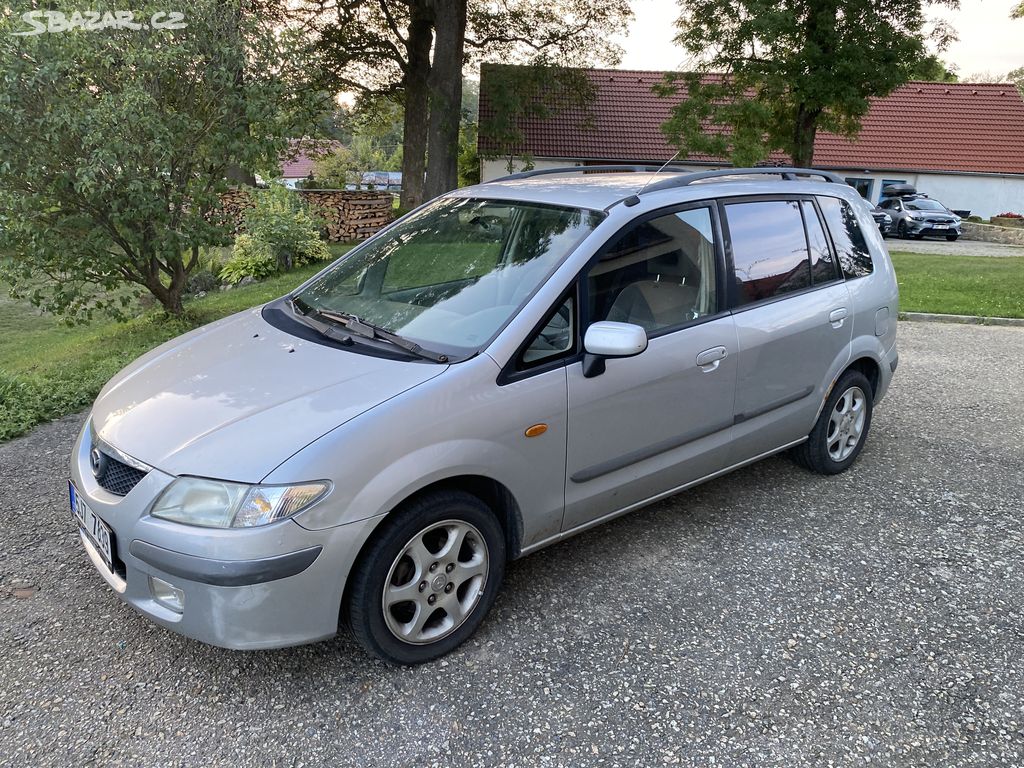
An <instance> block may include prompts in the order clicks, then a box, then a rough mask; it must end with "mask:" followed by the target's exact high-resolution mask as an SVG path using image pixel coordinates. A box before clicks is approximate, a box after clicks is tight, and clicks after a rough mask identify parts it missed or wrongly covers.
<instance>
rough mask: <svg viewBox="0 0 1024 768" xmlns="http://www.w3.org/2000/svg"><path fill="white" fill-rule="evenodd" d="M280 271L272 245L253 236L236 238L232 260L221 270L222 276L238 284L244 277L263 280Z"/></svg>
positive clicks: (227, 280)
mask: <svg viewBox="0 0 1024 768" xmlns="http://www.w3.org/2000/svg"><path fill="white" fill-rule="evenodd" d="M278 271H280V265H279V263H278V260H277V258H276V257H275V256H274V253H273V251H272V250H271V248H270V244H269V243H267V242H265V241H263V240H259V239H257V238H255V237H253V236H251V235H239V236H238V237H236V238H235V247H234V250H233V252H232V255H231V258H230V259H228V260H227V262H226V263H225V264H224V266H223V267H221V270H220V276H221V278H222V279H223V280H225V281H226V282H229V283H232V284H234V283H237V282H239V281H240V280H241V279H242V278H244V277H251V278H254V279H256V280H262V279H264V278H266V277H270V276H271V275H273V274H276V273H277V272H278Z"/></svg>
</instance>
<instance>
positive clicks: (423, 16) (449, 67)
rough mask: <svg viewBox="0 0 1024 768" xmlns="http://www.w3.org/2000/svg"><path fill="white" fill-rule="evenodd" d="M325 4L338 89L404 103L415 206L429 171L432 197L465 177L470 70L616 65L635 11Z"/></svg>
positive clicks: (597, 4)
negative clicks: (620, 38) (461, 157)
mask: <svg viewBox="0 0 1024 768" xmlns="http://www.w3.org/2000/svg"><path fill="white" fill-rule="evenodd" d="M316 7H317V10H316V13H317V14H320V15H324V16H327V15H329V16H330V21H329V22H327V23H326V24H325V25H322V27H321V38H320V39H321V49H322V51H323V53H324V56H325V58H326V59H327V60H328V65H329V71H330V73H331V74H332V76H333V77H334V79H335V83H336V84H337V86H338V88H339V89H347V90H355V91H357V92H359V93H362V94H365V95H374V96H385V97H388V98H393V99H395V100H397V101H400V102H401V103H402V104H403V105H404V108H405V124H404V132H403V149H402V153H403V161H402V162H403V165H402V176H403V178H402V187H403V194H402V201H401V202H402V206H403V207H406V208H408V207H412V206H415V205H418V204H419V203H420V202H421V201H422V199H423V189H422V188H420V187H418V186H417V185H418V184H419V180H420V179H422V178H424V169H425V170H426V179H427V181H426V184H427V187H428V189H429V192H430V194H439V193H440V192H444V191H447V190H448V189H451V188H452V186H454V184H455V183H456V179H457V160H458V154H459V153H458V141H459V121H458V119H457V116H458V105H459V103H460V98H459V91H460V88H461V85H460V84H461V78H462V74H463V70H464V69H465V67H467V66H470V67H472V66H476V65H478V64H479V63H480V62H484V61H504V62H519V63H534V64H562V65H569V64H572V65H575V66H579V65H581V64H586V63H591V62H605V63H613V62H615V61H617V57H618V55H619V49H618V47H617V46H616V45H615V44H614V43H612V42H609V40H610V39H611V37H612V36H613V35H614V34H615V33H616V32H618V31H621V29H622V27H623V26H624V23H625V22H626V21H628V19H629V18H631V16H632V11H631V10H630V7H629V2H628V0H548V2H545V3H539V2H535V0H504V1H502V2H498V1H497V0H317V2H316ZM435 35H436V37H435ZM428 137H429V138H428ZM428 144H429V146H430V149H429V151H428Z"/></svg>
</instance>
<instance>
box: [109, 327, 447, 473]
mask: <svg viewBox="0 0 1024 768" xmlns="http://www.w3.org/2000/svg"><path fill="white" fill-rule="evenodd" d="M445 370H447V366H444V365H436V364H431V363H421V362H414V361H405V360H391V359H386V358H381V357H373V356H370V355H364V354H360V353H358V352H352V351H349V350H345V349H339V348H337V347H333V346H326V345H323V344H318V343H316V342H313V341H306V340H303V339H299V338H296V337H294V336H291V335H290V334H288V333H285V332H284V331H281V330H278V329H276V328H274V327H273V326H271V325H269V324H268V323H267V322H266V321H265V320H264V319H263V318H262V317H261V316H260V311H259V310H258V309H256V310H251V311H248V312H244V313H241V314H239V315H234V316H233V317H229V318H226V319H224V320H221V321H219V322H216V323H213V324H212V325H208V326H205V327H203V328H200V329H197V330H195V331H192V332H190V333H188V334H185V335H184V336H181V337H179V338H177V339H175V340H173V341H170V342H168V343H167V344H164V345H163V346H161V347H158V348H157V349H155V350H153V351H152V352H149V353H148V354H146V355H144V356H143V357H141V358H139V359H138V360H136V361H135V362H134V363H132V364H131V365H129V366H128V367H127V368H125V369H124V370H123V371H121V373H119V374H118V375H117V376H115V377H114V378H113V379H112V380H111V381H110V382H109V383H108V384H107V385H106V387H104V389H103V391H102V392H100V396H99V398H98V399H97V400H96V404H95V406H94V407H93V415H92V423H93V429H94V430H95V432H96V434H97V435H98V436H99V438H100V439H101V440H102V441H104V442H106V443H109V444H110V445H111V446H113V447H114V448H117V449H119V450H121V451H123V452H124V453H127V454H128V455H130V456H133V457H135V458H136V459H139V460H140V461H143V462H145V463H146V464H149V465H151V466H154V467H156V468H158V469H160V470H162V471H164V472H167V473H169V474H172V475H180V474H189V475H202V476H205V477H215V478H220V479H223V480H237V481H239V482H249V483H252V482H258V481H260V480H262V479H263V478H264V477H265V476H266V475H267V474H269V473H270V472H271V471H272V470H273V469H274V468H275V467H276V466H278V465H279V464H280V463H281V462H283V461H284V460H286V459H287V458H288V457H289V456H292V455H293V454H294V453H296V452H297V451H299V450H301V449H302V448H303V447H305V446H306V445H308V444H309V443H311V442H312V441H314V440H316V439H317V438H318V437H321V436H322V435H324V434H326V433H327V432H329V431H331V430H332V429H334V428H336V427H338V426H340V425H341V424H344V423H345V422H347V421H349V420H351V419H353V418H355V417H356V416H358V415H359V414H361V413H363V412H365V411H367V410H369V409H370V408H373V407H374V406H376V405H378V404H380V403H383V402H384V401H386V400H388V399H390V398H392V397H394V396H396V395H398V394H400V393H402V392H404V391H406V390H408V389H411V388H412V387H415V386H417V385H418V384H422V383H423V382H425V381H427V380H429V379H432V378H434V377H435V376H438V375H440V374H441V373H443V372H444V371H445ZM310 479H314V478H310Z"/></svg>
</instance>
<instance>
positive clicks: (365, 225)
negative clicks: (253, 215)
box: [221, 187, 394, 243]
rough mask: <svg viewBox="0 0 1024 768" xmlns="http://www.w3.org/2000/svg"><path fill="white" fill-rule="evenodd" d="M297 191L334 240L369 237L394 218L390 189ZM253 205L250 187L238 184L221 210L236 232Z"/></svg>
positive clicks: (342, 240)
mask: <svg viewBox="0 0 1024 768" xmlns="http://www.w3.org/2000/svg"><path fill="white" fill-rule="evenodd" d="M256 194H259V192H258V191H257V192H256ZM295 194H299V195H301V196H302V199H303V200H304V201H305V202H306V204H307V205H308V206H309V209H310V212H311V213H313V215H314V216H316V217H317V218H318V219H320V221H321V222H322V223H323V227H324V230H325V232H324V234H325V235H326V239H327V241H328V242H331V243H340V242H351V241H353V240H365V239H366V238H368V237H370V236H371V235H373V234H376V233H377V232H378V231H380V230H381V229H382V228H383V227H384V226H386V225H387V224H390V223H391V220H392V218H393V217H394V214H393V208H392V205H393V200H394V198H393V197H392V196H391V195H390V194H389V193H388V192H360V191H351V190H340V189H301V190H296V192H295ZM251 206H252V197H251V196H250V192H249V190H247V189H244V188H238V187H236V188H232V189H229V190H228V191H227V192H225V193H224V194H223V195H221V212H222V213H223V215H225V216H227V217H228V218H229V220H233V221H234V222H235V227H234V232H235V234H238V233H239V232H240V231H241V230H242V223H243V217H244V215H245V211H246V209H247V208H250V207H251Z"/></svg>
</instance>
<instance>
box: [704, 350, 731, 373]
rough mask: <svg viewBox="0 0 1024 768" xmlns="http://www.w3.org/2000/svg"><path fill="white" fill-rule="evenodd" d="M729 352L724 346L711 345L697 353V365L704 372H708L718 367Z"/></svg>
mask: <svg viewBox="0 0 1024 768" xmlns="http://www.w3.org/2000/svg"><path fill="white" fill-rule="evenodd" d="M728 354H729V352H728V350H726V348H725V347H712V348H711V349H705V350H704V351H703V352H701V353H700V354H699V355H697V367H698V368H700V369H701V370H702V371H704V372H705V373H710V372H711V371H713V370H715V369H716V368H717V367H718V364H719V363H720V362H722V361H723V360H725V358H726V356H727V355H728Z"/></svg>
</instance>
